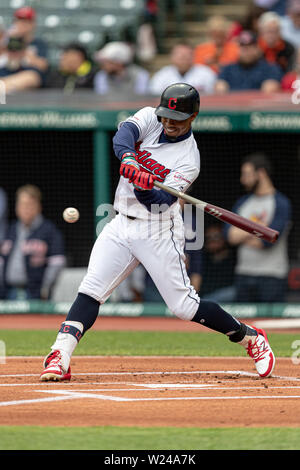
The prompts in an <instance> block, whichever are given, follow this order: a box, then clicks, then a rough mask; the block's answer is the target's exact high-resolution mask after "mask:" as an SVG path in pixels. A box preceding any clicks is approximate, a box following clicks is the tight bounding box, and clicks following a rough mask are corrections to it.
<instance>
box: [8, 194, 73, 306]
mask: <svg viewBox="0 0 300 470" xmlns="http://www.w3.org/2000/svg"><path fill="white" fill-rule="evenodd" d="M41 199H42V196H41V192H40V190H39V188H37V187H36V186H33V185H26V186H22V187H20V188H19V189H18V190H17V193H16V208H15V210H16V215H17V220H16V221H15V222H12V223H11V224H10V225H9V227H8V230H7V233H6V237H5V239H4V242H3V244H2V246H1V263H0V266H1V274H2V276H1V278H2V281H3V282H2V286H1V287H2V289H1V291H2V292H1V297H2V298H5V299H9V300H17V299H48V298H49V297H50V295H51V290H52V287H53V286H54V283H55V281H56V279H57V276H58V274H59V272H60V270H61V269H62V267H63V266H64V265H65V255H64V245H63V239H62V236H61V234H60V232H59V231H58V230H57V228H56V227H55V225H54V224H53V223H52V222H51V221H50V220H47V219H45V218H44V217H43V215H42V203H41Z"/></svg>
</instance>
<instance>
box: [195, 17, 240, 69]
mask: <svg viewBox="0 0 300 470" xmlns="http://www.w3.org/2000/svg"><path fill="white" fill-rule="evenodd" d="M230 25H231V23H230V22H229V21H228V20H227V19H226V18H224V17H223V16H213V17H211V18H210V19H209V20H208V22H207V31H208V35H209V37H210V40H209V41H208V42H204V43H203V44H199V45H198V46H196V48H195V58H194V62H195V64H204V65H208V66H209V67H211V68H212V69H213V70H214V71H215V72H217V73H218V72H219V69H220V66H222V65H227V64H229V63H231V62H234V61H236V60H237V58H238V54H239V47H238V44H237V43H236V42H235V41H228V33H229V28H230Z"/></svg>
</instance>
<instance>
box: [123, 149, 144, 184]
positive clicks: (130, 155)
mask: <svg viewBox="0 0 300 470" xmlns="http://www.w3.org/2000/svg"><path fill="white" fill-rule="evenodd" d="M135 157H136V155H135V153H134V152H126V153H124V154H123V156H122V163H121V166H120V175H121V176H124V178H128V179H129V183H132V181H133V180H134V178H135V176H136V175H137V174H138V172H139V170H140V165H139V164H138V162H137V161H136V159H135Z"/></svg>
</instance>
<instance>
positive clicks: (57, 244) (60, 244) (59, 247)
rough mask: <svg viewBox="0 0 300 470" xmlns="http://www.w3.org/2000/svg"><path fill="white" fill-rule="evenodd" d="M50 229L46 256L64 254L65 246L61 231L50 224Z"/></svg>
mask: <svg viewBox="0 0 300 470" xmlns="http://www.w3.org/2000/svg"><path fill="white" fill-rule="evenodd" d="M50 227H51V228H50V230H49V239H48V243H49V248H48V257H51V256H58V255H62V256H64V254H65V246H64V240H63V237H62V234H61V232H60V231H59V230H58V229H57V228H56V227H55V226H54V225H52V224H51V225H50Z"/></svg>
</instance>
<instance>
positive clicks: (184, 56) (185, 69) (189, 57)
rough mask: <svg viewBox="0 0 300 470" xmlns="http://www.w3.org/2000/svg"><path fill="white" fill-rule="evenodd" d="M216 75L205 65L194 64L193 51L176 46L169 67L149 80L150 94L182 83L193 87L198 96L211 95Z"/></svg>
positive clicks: (186, 47) (155, 93) (156, 93)
mask: <svg viewBox="0 0 300 470" xmlns="http://www.w3.org/2000/svg"><path fill="white" fill-rule="evenodd" d="M216 77H217V76H216V74H215V72H213V70H211V68H210V67H208V66H207V65H195V64H194V49H193V48H192V47H191V46H189V45H187V44H177V45H176V46H174V47H173V49H172V51H171V55H170V65H166V66H165V67H162V68H161V69H160V70H159V71H158V72H156V73H155V74H154V75H153V77H152V78H151V80H150V85H149V88H150V92H151V93H152V94H153V95H157V96H159V95H161V93H162V92H163V91H164V90H165V89H166V88H167V87H168V86H169V85H172V84H173V83H179V82H184V83H188V84H190V85H192V86H193V87H195V88H196V89H197V90H198V91H199V93H200V94H209V93H213V91H214V86H215V82H216Z"/></svg>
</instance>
